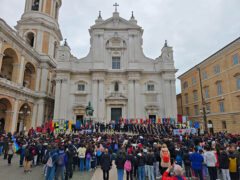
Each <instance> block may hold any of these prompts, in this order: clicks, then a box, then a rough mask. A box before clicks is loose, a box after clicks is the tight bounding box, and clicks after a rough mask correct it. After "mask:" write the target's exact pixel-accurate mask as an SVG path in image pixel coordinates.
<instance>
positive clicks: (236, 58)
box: [233, 55, 239, 66]
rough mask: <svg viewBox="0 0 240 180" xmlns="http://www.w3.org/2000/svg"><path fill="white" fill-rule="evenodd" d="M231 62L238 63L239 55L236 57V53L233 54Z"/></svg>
mask: <svg viewBox="0 0 240 180" xmlns="http://www.w3.org/2000/svg"><path fill="white" fill-rule="evenodd" d="M233 64H234V65H235V66H236V65H238V64H239V57H238V55H235V56H233Z"/></svg>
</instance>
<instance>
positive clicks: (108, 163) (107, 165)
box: [100, 148, 112, 180]
mask: <svg viewBox="0 0 240 180" xmlns="http://www.w3.org/2000/svg"><path fill="white" fill-rule="evenodd" d="M100 165H101V169H102V171H103V180H109V171H110V169H111V167H112V158H111V156H110V154H109V153H108V149H107V148H106V149H105V150H104V153H103V154H102V156H101V159H100Z"/></svg>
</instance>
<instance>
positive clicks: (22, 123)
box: [17, 103, 31, 132]
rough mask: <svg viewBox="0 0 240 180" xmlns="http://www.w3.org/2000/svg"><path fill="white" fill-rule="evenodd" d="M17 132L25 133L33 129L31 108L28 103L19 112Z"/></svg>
mask: <svg viewBox="0 0 240 180" xmlns="http://www.w3.org/2000/svg"><path fill="white" fill-rule="evenodd" d="M18 114H19V116H18V122H17V132H21V131H25V130H28V129H30V127H31V108H30V106H29V105H28V104H27V103H24V104H23V105H22V106H21V108H20V110H19V113H18Z"/></svg>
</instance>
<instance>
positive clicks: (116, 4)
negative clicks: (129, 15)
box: [113, 3, 119, 12]
mask: <svg viewBox="0 0 240 180" xmlns="http://www.w3.org/2000/svg"><path fill="white" fill-rule="evenodd" d="M113 6H115V12H117V7H118V6H119V4H118V3H115V4H114V5H113Z"/></svg>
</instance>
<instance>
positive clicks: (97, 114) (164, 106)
mask: <svg viewBox="0 0 240 180" xmlns="http://www.w3.org/2000/svg"><path fill="white" fill-rule="evenodd" d="M89 32H90V36H91V39H90V42H91V48H90V52H89V54H88V55H87V56H86V57H84V58H81V59H77V58H75V57H73V56H72V55H71V53H70V48H69V47H68V45H66V44H65V45H64V46H60V47H59V48H58V50H57V60H58V62H57V68H56V93H55V108H54V120H56V121H57V120H60V119H64V120H72V121H73V123H75V122H76V119H78V118H79V116H81V118H84V117H85V107H86V106H87V104H88V102H91V103H92V105H93V109H94V115H93V117H92V118H93V119H94V120H95V121H100V122H109V121H110V120H111V119H112V117H113V116H112V115H113V114H112V113H113V108H118V111H121V117H123V118H128V119H137V118H143V119H147V118H150V117H154V118H163V117H171V118H176V117H177V105H176V87H175V73H176V71H177V70H176V69H175V67H174V60H173V50H172V48H171V47H169V46H168V45H167V43H165V45H164V47H163V48H162V52H161V55H160V56H159V57H158V58H156V59H150V58H147V57H146V56H145V55H144V53H143V50H142V43H143V39H142V35H143V29H142V28H141V27H140V26H138V25H137V21H136V20H135V19H134V17H133V16H132V17H131V19H130V20H129V21H128V20H125V19H123V18H121V17H120V16H119V13H118V12H114V13H113V16H112V17H111V18H109V19H107V20H103V19H102V18H101V16H99V18H98V19H97V20H96V23H95V25H93V26H92V27H91V28H90V30H89ZM116 82H117V83H116ZM114 113H115V111H114ZM149 116H150V117H149Z"/></svg>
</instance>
